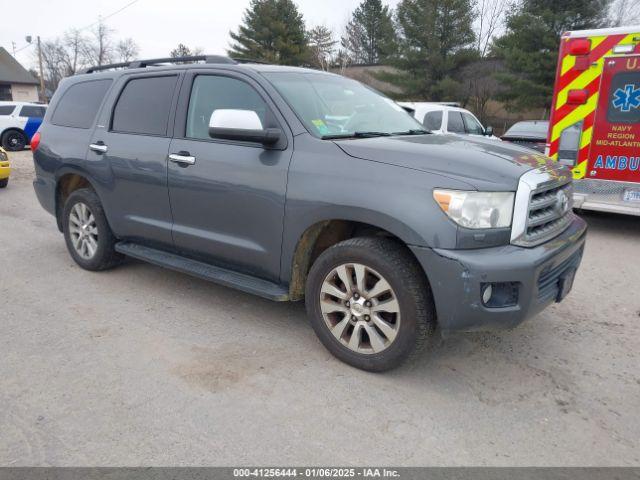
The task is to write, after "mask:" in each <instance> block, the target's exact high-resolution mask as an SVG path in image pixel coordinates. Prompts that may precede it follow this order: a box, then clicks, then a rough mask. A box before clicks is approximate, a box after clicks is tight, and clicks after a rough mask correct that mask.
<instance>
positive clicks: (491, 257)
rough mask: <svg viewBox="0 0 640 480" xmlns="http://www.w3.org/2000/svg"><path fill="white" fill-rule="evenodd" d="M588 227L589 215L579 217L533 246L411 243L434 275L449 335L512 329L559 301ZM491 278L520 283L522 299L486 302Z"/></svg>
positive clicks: (433, 285)
mask: <svg viewBox="0 0 640 480" xmlns="http://www.w3.org/2000/svg"><path fill="white" fill-rule="evenodd" d="M586 230H587V225H586V223H585V222H584V220H582V219H581V218H579V217H577V216H574V218H573V219H572V221H571V224H570V225H569V227H568V228H567V229H566V230H565V231H564V232H563V233H561V234H560V235H559V236H557V237H555V238H554V239H552V240H550V241H548V242H546V243H544V244H542V245H538V246H537V247H534V248H524V247H518V246H515V245H505V246H501V247H493V248H484V249H474V250H443V249H437V248H436V249H431V248H425V247H415V246H412V247H410V248H411V250H412V251H413V253H414V255H415V256H416V258H417V259H418V261H419V262H420V264H421V265H422V268H423V269H424V271H425V272H426V274H427V277H428V278H429V282H430V284H431V290H432V292H433V297H434V301H435V306H436V313H437V316H438V323H439V325H440V328H441V330H442V332H443V334H445V335H446V334H447V333H450V332H455V331H473V330H492V329H500V328H511V327H514V326H516V325H518V324H519V323H521V322H522V321H524V320H525V319H527V318H529V317H532V316H534V315H536V314H537V313H539V312H540V311H542V310H543V309H544V308H545V307H547V306H548V305H549V304H551V303H553V302H555V301H556V298H557V296H558V291H559V288H560V285H559V283H560V278H561V277H562V275H563V273H565V272H567V271H568V270H569V269H571V268H577V267H578V266H579V264H580V261H581V259H582V252H583V249H584V243H585V238H586ZM491 282H517V288H518V299H517V303H516V304H515V305H514V306H507V307H499V308H489V307H486V306H484V305H483V303H482V300H481V296H482V292H481V286H482V284H483V283H491ZM554 282H555V283H554Z"/></svg>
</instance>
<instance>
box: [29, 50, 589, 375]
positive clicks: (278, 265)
mask: <svg viewBox="0 0 640 480" xmlns="http://www.w3.org/2000/svg"><path fill="white" fill-rule="evenodd" d="M171 60H174V61H175V60H178V61H179V62H180V63H178V64H169V65H168V64H167V63H168V59H156V60H148V61H136V62H132V63H129V64H118V65H107V66H103V67H98V68H94V69H90V70H88V71H86V72H83V73H82V74H78V75H75V76H73V77H70V78H67V79H65V80H64V81H63V82H62V83H61V85H60V87H59V88H58V90H57V92H56V93H55V95H54V97H53V99H52V101H51V105H50V108H49V109H48V111H47V114H46V117H45V119H44V122H43V124H42V126H41V128H40V131H39V134H38V135H37V138H36V139H35V148H34V150H35V151H34V161H35V167H36V180H35V181H34V187H35V191H36V193H37V196H38V199H39V201H40V203H41V204H42V206H43V207H44V208H45V209H46V210H47V211H49V212H50V213H51V214H53V215H54V216H55V217H56V220H57V223H58V228H59V229H60V231H61V232H63V233H64V238H65V241H66V244H67V247H68V249H69V252H70V254H71V256H72V257H73V259H74V260H75V261H76V262H77V264H78V265H80V267H82V268H85V269H88V270H104V269H107V268H110V267H113V266H115V265H117V264H118V263H119V262H120V261H121V260H122V258H123V257H124V256H129V257H133V258H137V259H141V260H144V261H147V262H151V263H154V264H156V265H161V266H164V267H168V268H171V269H174V270H178V271H180V272H184V273H188V274H191V275H195V276H197V277H200V278H204V279H207V280H211V281H213V282H217V283H220V284H222V285H226V286H230V287H234V288H238V289H240V290H243V291H245V292H249V293H253V294H256V295H260V296H262V297H265V298H269V299H272V300H276V301H287V300H289V301H296V300H302V299H305V301H306V307H307V311H308V314H309V317H310V320H311V324H312V326H313V328H314V330H315V331H316V333H317V335H318V337H319V338H320V340H321V341H322V343H323V344H324V345H325V346H326V347H327V348H328V349H329V350H330V351H331V352H332V353H333V354H334V355H335V356H337V357H338V358H340V359H341V360H343V361H345V362H347V363H349V364H351V365H354V366H356V367H358V368H362V369H366V370H372V371H382V370H387V369H390V368H392V367H395V366H397V365H398V364H400V363H401V362H402V361H403V360H405V359H406V358H407V357H409V356H411V355H414V354H415V353H416V352H418V351H419V350H420V348H421V347H424V346H425V345H428V344H429V343H430V341H431V340H432V339H434V338H435V337H436V336H438V335H440V334H442V335H448V334H450V333H452V332H457V331H469V330H482V329H488V328H507V327H513V326H515V325H517V324H518V323H520V322H522V321H523V320H524V319H525V318H528V317H531V316H533V315H535V314H536V313H538V312H540V311H541V310H542V309H543V308H545V307H546V306H548V305H549V304H551V303H553V302H558V301H560V300H562V299H563V298H564V297H565V295H567V293H568V292H569V290H570V289H571V286H572V283H573V278H574V275H575V272H576V269H577V268H578V266H579V264H580V260H581V257H582V251H583V247H584V243H585V232H586V226H585V223H584V221H582V220H581V219H579V218H578V217H576V216H575V215H574V214H573V213H572V209H571V197H572V195H571V188H572V185H571V174H570V172H569V171H568V170H566V169H565V168H563V167H562V166H560V165H558V164H556V163H553V162H551V161H550V160H549V159H548V158H547V157H544V156H542V155H537V154H535V152H531V150H528V149H523V148H520V147H517V146H513V145H508V144H503V143H499V142H495V141H490V140H486V141H484V140H482V139H470V138H468V137H467V138H463V137H446V136H439V135H431V134H429V133H428V132H426V131H425V130H423V129H422V126H421V125H420V124H419V123H418V122H417V121H416V120H414V119H413V118H412V117H411V116H410V115H409V114H408V113H406V112H405V111H404V110H403V109H402V108H401V107H399V106H398V105H397V104H396V103H394V102H393V101H392V100H390V99H388V98H386V97H384V96H383V95H380V94H379V93H377V92H375V91H373V90H371V89H369V88H367V87H366V86H364V85H362V84H360V83H358V82H356V81H353V80H349V79H346V78H343V77H341V76H338V75H333V74H329V73H324V72H319V71H315V70H307V69H301V68H292V67H284V66H271V65H261V64H256V63H241V62H239V61H236V60H232V59H229V58H226V57H211V56H207V57H188V58H181V59H171ZM186 62H191V63H186Z"/></svg>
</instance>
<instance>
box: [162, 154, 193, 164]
mask: <svg viewBox="0 0 640 480" xmlns="http://www.w3.org/2000/svg"><path fill="white" fill-rule="evenodd" d="M169 160H171V161H172V162H174V163H180V164H182V165H194V164H195V163H196V157H193V156H191V155H189V152H178V153H172V154H170V155H169Z"/></svg>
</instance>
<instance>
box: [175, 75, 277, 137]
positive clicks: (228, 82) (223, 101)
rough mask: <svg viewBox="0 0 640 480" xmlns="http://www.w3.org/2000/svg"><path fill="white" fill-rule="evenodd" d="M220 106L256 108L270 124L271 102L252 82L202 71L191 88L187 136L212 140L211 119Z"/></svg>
mask: <svg viewBox="0 0 640 480" xmlns="http://www.w3.org/2000/svg"><path fill="white" fill-rule="evenodd" d="M220 109H234V110H252V111H254V112H256V114H257V115H258V118H260V121H261V122H262V125H266V124H267V121H266V120H267V119H266V117H267V113H268V111H269V109H268V107H267V104H266V103H265V101H264V100H263V99H262V97H261V96H260V95H259V94H258V92H256V91H255V89H254V88H253V87H251V85H249V84H248V83H246V82H243V81H242V80H238V79H236V78H231V77H223V76H216V75H198V76H197V77H196V78H195V80H194V81H193V87H192V89H191V98H190V99H189V111H188V113H187V128H186V133H185V136H186V137H187V138H198V139H206V140H211V137H209V119H210V118H211V114H212V113H213V111H214V110H220Z"/></svg>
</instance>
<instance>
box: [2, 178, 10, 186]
mask: <svg viewBox="0 0 640 480" xmlns="http://www.w3.org/2000/svg"><path fill="white" fill-rule="evenodd" d="M7 185H9V179H8V178H3V179H2V180H0V188H7Z"/></svg>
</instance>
